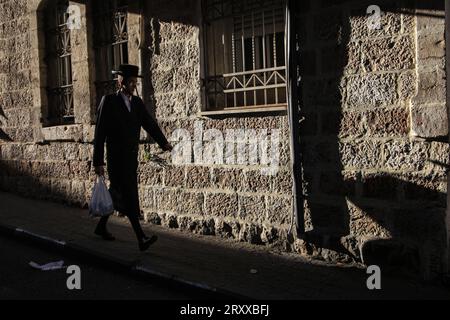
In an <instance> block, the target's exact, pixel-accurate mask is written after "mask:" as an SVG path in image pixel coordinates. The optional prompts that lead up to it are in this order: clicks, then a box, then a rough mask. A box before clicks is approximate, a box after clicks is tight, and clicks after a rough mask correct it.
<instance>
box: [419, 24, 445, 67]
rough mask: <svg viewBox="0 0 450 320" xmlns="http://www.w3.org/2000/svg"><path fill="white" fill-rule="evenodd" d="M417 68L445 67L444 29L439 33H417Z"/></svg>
mask: <svg viewBox="0 0 450 320" xmlns="http://www.w3.org/2000/svg"><path fill="white" fill-rule="evenodd" d="M417 43H418V47H419V48H418V52H417V55H418V60H419V65H418V66H419V68H427V67H431V68H435V67H436V66H438V67H439V68H440V69H444V68H445V36H444V30H442V32H439V33H431V34H419V36H418V39H417Z"/></svg>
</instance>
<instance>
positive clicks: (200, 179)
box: [186, 166, 212, 189]
mask: <svg viewBox="0 0 450 320" xmlns="http://www.w3.org/2000/svg"><path fill="white" fill-rule="evenodd" d="M211 185H212V181H211V168H209V167H200V166H189V167H187V169H186V187H187V188H191V189H206V188H210V187H211Z"/></svg>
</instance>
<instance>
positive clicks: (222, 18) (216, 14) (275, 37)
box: [203, 0, 287, 110]
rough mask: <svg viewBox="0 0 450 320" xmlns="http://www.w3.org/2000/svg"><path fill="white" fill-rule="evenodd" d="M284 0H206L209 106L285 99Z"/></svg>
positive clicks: (217, 107) (266, 103) (275, 102)
mask: <svg viewBox="0 0 450 320" xmlns="http://www.w3.org/2000/svg"><path fill="white" fill-rule="evenodd" d="M285 6H286V2H285V1H284V0H205V3H204V12H203V14H204V21H205V25H204V43H205V57H206V95H207V99H206V100H207V108H208V109H209V110H221V109H227V108H234V107H252V106H273V105H282V104H286V102H287V98H286V86H287V79H286V58H285V49H284V48H285V45H284V42H285Z"/></svg>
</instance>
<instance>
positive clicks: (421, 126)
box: [411, 104, 448, 138]
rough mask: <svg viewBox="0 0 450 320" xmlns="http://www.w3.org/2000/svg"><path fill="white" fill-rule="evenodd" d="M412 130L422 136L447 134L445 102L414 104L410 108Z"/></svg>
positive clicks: (433, 136)
mask: <svg viewBox="0 0 450 320" xmlns="http://www.w3.org/2000/svg"><path fill="white" fill-rule="evenodd" d="M411 120H412V132H413V134H414V135H415V136H418V137H422V138H435V137H440V136H446V135H448V114H447V106H446V105H445V104H437V105H425V106H416V105H414V106H413V108H412V110H411Z"/></svg>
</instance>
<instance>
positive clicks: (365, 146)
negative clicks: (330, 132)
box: [339, 141, 381, 169]
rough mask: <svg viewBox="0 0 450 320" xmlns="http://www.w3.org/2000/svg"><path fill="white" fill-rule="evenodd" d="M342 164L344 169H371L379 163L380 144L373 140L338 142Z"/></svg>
mask: <svg viewBox="0 0 450 320" xmlns="http://www.w3.org/2000/svg"><path fill="white" fill-rule="evenodd" d="M339 149H340V154H341V162H342V166H343V167H344V168H345V169H351V168H355V169H371V168H376V167H379V166H380V165H381V145H380V143H378V142H374V141H359V142H351V143H350V142H346V143H341V144H340V147H339Z"/></svg>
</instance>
